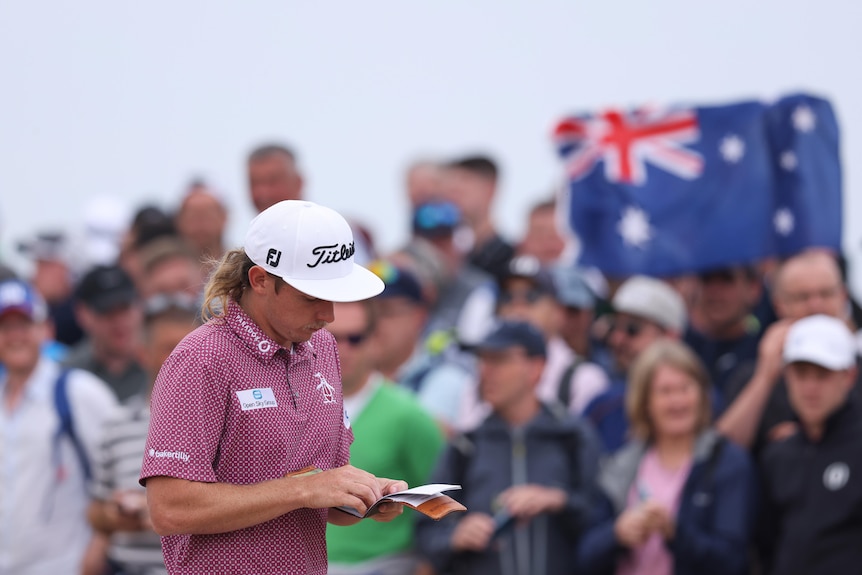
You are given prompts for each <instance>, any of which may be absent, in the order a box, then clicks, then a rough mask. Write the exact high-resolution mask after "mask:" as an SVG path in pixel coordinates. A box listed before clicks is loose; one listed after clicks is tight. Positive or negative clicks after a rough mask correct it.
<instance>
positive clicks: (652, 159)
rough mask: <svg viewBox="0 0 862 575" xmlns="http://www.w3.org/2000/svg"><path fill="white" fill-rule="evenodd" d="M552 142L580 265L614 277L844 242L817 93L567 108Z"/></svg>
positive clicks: (832, 140)
mask: <svg viewBox="0 0 862 575" xmlns="http://www.w3.org/2000/svg"><path fill="white" fill-rule="evenodd" d="M553 141H554V144H555V145H556V147H557V150H558V152H559V155H560V157H561V159H562V162H563V169H564V171H565V174H566V179H567V182H568V187H567V192H568V193H567V194H566V196H564V199H565V200H567V201H566V202H563V204H561V205H563V206H564V209H566V211H567V216H568V218H567V219H568V222H569V226H570V227H571V229H572V231H573V232H574V233H575V235H577V236H578V238H579V239H580V254H579V263H580V264H582V265H586V266H595V267H597V268H598V269H600V270H602V271H603V272H605V273H606V274H607V275H609V276H614V277H625V276H628V275H631V274H637V273H641V274H648V275H654V276H669V275H676V274H681V273H690V272H693V271H698V270H704V269H711V268H717V267H724V266H727V265H734V264H739V263H748V262H752V261H756V260H759V259H761V258H764V257H767V256H770V255H774V254H776V253H778V254H781V255H784V254H788V253H792V252H795V251H798V250H800V249H802V248H804V247H806V246H811V245H820V246H828V247H833V248H838V247H840V238H841V174H840V164H839V154H838V128H837V122H836V120H835V115H834V113H833V111H832V108H831V106H830V105H829V102H827V101H826V100H823V99H821V98H817V97H813V96H808V95H805V94H796V95H792V96H788V97H785V98H782V99H781V100H779V101H777V102H775V103H773V104H765V103H763V102H758V101H748V102H737V103H732V104H727V105H721V106H698V107H694V108H666V109H661V108H639V109H634V110H630V111H621V110H610V111H604V112H600V113H596V114H580V115H572V116H569V117H566V118H564V119H563V120H561V121H560V122H558V123H557V124H556V126H555V128H554V131H553ZM599 163H602V164H603V167H604V169H598V168H597V166H598V164H599Z"/></svg>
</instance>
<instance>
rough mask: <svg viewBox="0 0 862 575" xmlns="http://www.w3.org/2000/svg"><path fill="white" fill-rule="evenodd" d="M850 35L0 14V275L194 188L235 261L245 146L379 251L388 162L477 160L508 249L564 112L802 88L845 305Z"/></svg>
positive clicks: (371, 17)
mask: <svg viewBox="0 0 862 575" xmlns="http://www.w3.org/2000/svg"><path fill="white" fill-rule="evenodd" d="M860 24H862V5H860V4H859V3H856V2H851V1H849V0H845V1H838V0H833V1H825V2H819V3H817V4H816V5H815V4H812V3H810V2H803V1H801V0H784V1H781V2H778V1H764V2H743V1H741V0H729V1H724V2H720V3H694V2H684V1H682V0H652V1H650V2H634V1H631V2H575V1H534V2H529V3H528V2H511V3H501V2H491V1H486V0H479V1H473V2H454V1H448V0H444V1H438V2H434V3H430V2H429V3H415V2H409V3H408V2H396V1H394V0H377V1H370V2H362V3H348V2H342V3H299V2H275V1H271V0H270V1H263V0H249V1H245V2H242V3H213V2H201V1H187V2H166V1H163V0H156V1H151V2H146V3H120V2H109V1H107V0H91V1H83V2H75V3H48V2H40V1H36V2H15V3H12V2H6V3H2V4H0V70H2V74H3V81H2V86H3V89H2V92H0V94H2V95H0V158H2V166H3V168H2V170H0V259H2V260H3V261H6V262H10V263H12V264H13V265H15V266H16V267H20V266H21V265H22V263H21V262H20V261H19V260H18V258H19V257H20V256H19V255H18V254H17V253H16V250H15V249H14V245H15V243H16V241H17V240H19V239H21V238H23V237H25V236H28V235H30V234H32V233H33V232H34V231H36V230H38V229H55V228H63V229H67V230H69V231H74V226H75V225H76V223H79V222H80V221H81V220H82V218H84V217H85V212H86V211H87V210H88V209H92V206H93V205H94V204H95V205H98V204H101V205H103V206H104V205H106V204H105V202H104V198H108V197H109V198H112V201H113V203H114V204H116V206H117V207H116V209H123V206H125V207H126V208H127V209H128V210H129V212H131V211H132V210H133V209H134V208H135V207H137V206H139V205H141V204H142V203H147V202H152V203H157V204H160V205H162V206H164V207H166V208H173V207H175V206H176V204H178V202H179V200H180V198H181V197H182V194H183V191H184V188H185V186H186V185H187V183H188V182H189V180H191V179H192V178H194V177H203V178H206V179H207V180H208V181H209V182H211V183H212V184H213V185H215V187H216V188H218V189H219V190H220V192H221V193H222V195H223V197H224V199H225V201H226V203H227V204H228V206H229V208H230V221H229V234H228V243H229V244H230V245H238V244H239V243H240V242H241V239H242V238H241V234H242V230H244V229H245V227H246V224H247V222H248V220H249V219H250V218H251V217H252V215H253V213H254V210H253V207H252V206H251V203H250V201H249V196H248V188H247V183H246V181H245V178H246V176H245V164H244V162H245V156H246V154H247V153H248V151H249V150H250V149H251V148H252V147H254V146H255V145H257V144H259V143H261V142H264V141H279V142H284V143H287V144H289V145H290V146H292V147H293V148H294V149H295V150H296V151H297V152H298V160H299V164H300V166H301V169H302V171H303V173H304V175H305V177H306V180H307V185H306V194H305V195H306V197H307V198H308V199H311V200H313V201H317V202H320V203H324V204H327V205H329V206H331V207H334V208H336V209H338V210H339V211H341V212H343V213H344V214H345V215H349V216H351V217H353V218H355V219H357V220H359V221H360V222H362V223H364V224H365V225H366V226H368V227H369V228H370V229H371V230H372V231H373V233H374V235H375V240H376V242H377V243H378V246H379V247H380V248H382V249H383V250H384V251H386V250H387V249H391V248H394V247H396V246H397V245H398V244H400V243H401V242H402V241H403V240H404V238H405V237H406V236H407V234H408V231H409V219H408V217H407V213H408V207H407V201H406V198H405V195H404V184H403V180H404V172H405V169H406V167H407V165H408V163H410V162H411V161H413V160H416V159H420V158H425V157H429V158H441V157H442V158H448V157H452V156H455V155H461V154H469V153H474V152H481V153H487V154H490V155H492V156H493V157H495V158H496V159H497V160H498V162H499V165H500V167H501V169H502V179H501V187H500V191H499V196H498V198H497V200H496V204H495V210H496V218H497V221H498V223H499V226H500V228H501V231H502V232H503V233H504V234H507V235H508V236H510V237H512V238H515V237H517V236H519V235H520V233H521V232H522V231H523V230H522V226H523V225H524V222H525V220H526V216H525V212H526V210H527V209H528V207H529V206H531V205H532V204H533V203H535V202H536V201H537V200H538V199H539V198H541V197H544V196H548V195H549V194H550V191H551V189H552V188H553V187H554V186H555V185H557V184H558V182H559V181H560V180H561V174H562V171H561V168H560V163H559V161H558V159H557V156H556V152H555V150H554V147H553V146H552V143H551V139H550V131H551V129H552V128H553V126H554V124H555V122H556V121H557V120H559V119H560V117H562V116H563V115H565V114H567V113H571V112H576V111H583V110H594V109H596V108H602V107H605V106H610V105H622V106H629V105H639V104H644V103H651V102H654V103H683V104H685V103H691V104H702V105H705V104H721V103H725V102H729V101H735V100H741V99H747V98H758V99H770V98H774V97H777V96H779V95H781V94H783V93H786V92H788V91H794V90H804V91H808V92H810V93H813V94H817V95H820V96H822V97H825V98H828V99H829V100H830V101H831V102H832V104H833V105H834V106H835V109H836V113H837V115H838V120H839V124H840V127H841V129H842V156H843V162H844V194H845V196H844V197H845V204H844V222H845V225H844V236H845V237H844V249H845V252H846V254H847V256H848V258H849V260H850V265H851V277H850V280H851V281H850V283H851V288H852V289H853V291H854V293H855V294H857V295H858V294H860V286H862V270H860V269H859V268H860V267H862V261H860V256H862V253H860V252H862V246H860V237H862V224H860V221H859V220H860V218H859V217H858V215H859V214H860V209H862V200H860V197H859V193H858V188H859V186H860V185H862V182H860V180H862V175H860V168H859V167H858V164H857V163H856V162H855V161H854V160H855V159H856V158H857V157H858V156H859V154H860V151H862V137H860V133H862V110H860V107H859V105H858V102H860V101H862V80H860V78H859V75H858V74H857V73H855V71H854V69H853V66H852V61H853V58H854V56H856V55H858V54H860V53H862V37H860V35H859V34H858V28H859V25H860ZM740 209H744V207H741V208H740Z"/></svg>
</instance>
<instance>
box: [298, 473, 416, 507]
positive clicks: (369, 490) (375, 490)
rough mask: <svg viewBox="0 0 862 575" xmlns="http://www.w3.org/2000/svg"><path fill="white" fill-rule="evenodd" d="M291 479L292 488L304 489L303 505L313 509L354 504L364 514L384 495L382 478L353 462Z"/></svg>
mask: <svg viewBox="0 0 862 575" xmlns="http://www.w3.org/2000/svg"><path fill="white" fill-rule="evenodd" d="M288 479H289V481H290V482H291V483H290V485H291V489H297V490H299V491H300V492H301V493H302V501H303V506H304V507H309V508H311V509H325V508H327V507H353V508H354V509H356V510H357V511H359V513H362V514H364V513H365V512H366V511H367V510H368V508H369V507H371V506H372V505H374V503H375V502H376V501H377V500H378V499H380V497H381V496H382V491H381V483H380V481H378V479H377V478H376V477H374V476H373V475H371V474H370V473H368V472H367V471H363V470H361V469H358V468H356V467H353V466H352V465H345V466H343V467H336V468H335V469H328V470H326V471H321V472H320V473H315V474H313V475H298V476H295V477H289V478H288ZM386 481H390V482H391V481H392V480H386ZM393 483H394V484H398V483H399V482H393ZM400 483H401V484H403V483H404V482H400ZM395 491H397V489H396V490H395ZM392 492H393V491H389V492H388V493H392Z"/></svg>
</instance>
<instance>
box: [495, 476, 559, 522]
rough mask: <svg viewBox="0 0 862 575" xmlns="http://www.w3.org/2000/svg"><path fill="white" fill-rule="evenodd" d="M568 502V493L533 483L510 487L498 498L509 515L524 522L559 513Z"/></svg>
mask: <svg viewBox="0 0 862 575" xmlns="http://www.w3.org/2000/svg"><path fill="white" fill-rule="evenodd" d="M566 500H567V496H566V492H565V491H563V490H562V489H559V488H556V487H545V486H544V485H536V484H532V483H530V484H526V485H515V486H513V487H510V488H508V489H506V490H505V491H503V492H502V493H501V494H500V495H499V497H498V498H497V502H498V503H499V504H500V505H502V506H503V507H505V508H506V510H507V511H508V512H509V514H511V515H514V516H515V517H517V518H518V519H522V520H528V519H532V518H533V517H535V516H536V515H540V514H542V513H558V512H559V511H561V510H562V509H563V507H565V506H566Z"/></svg>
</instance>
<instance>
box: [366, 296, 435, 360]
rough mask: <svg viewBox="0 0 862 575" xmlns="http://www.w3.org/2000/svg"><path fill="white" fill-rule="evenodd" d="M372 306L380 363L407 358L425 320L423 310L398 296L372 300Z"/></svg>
mask: <svg viewBox="0 0 862 575" xmlns="http://www.w3.org/2000/svg"><path fill="white" fill-rule="evenodd" d="M374 306H375V309H376V310H377V325H376V326H375V327H374V337H375V338H376V339H377V342H378V344H379V348H380V349H379V353H380V358H381V362H382V363H384V364H386V365H389V364H391V363H392V361H394V360H395V359H396V358H404V357H408V356H409V355H410V354H411V353H412V352H413V350H414V349H415V347H416V344H417V343H418V342H419V337H420V336H421V334H422V329H423V328H424V327H425V320H426V319H427V317H428V313H427V312H426V310H425V308H424V307H423V306H421V305H418V304H416V303H414V302H413V301H412V300H410V299H409V298H406V297H401V296H396V297H385V298H381V297H378V298H375V300H374ZM390 358H391V360H390Z"/></svg>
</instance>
